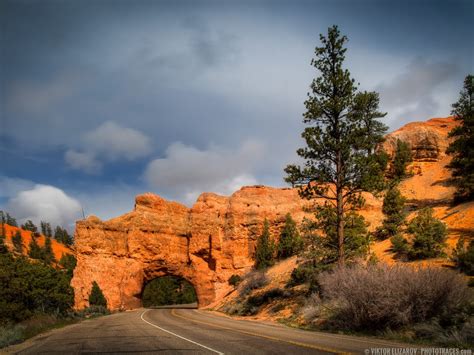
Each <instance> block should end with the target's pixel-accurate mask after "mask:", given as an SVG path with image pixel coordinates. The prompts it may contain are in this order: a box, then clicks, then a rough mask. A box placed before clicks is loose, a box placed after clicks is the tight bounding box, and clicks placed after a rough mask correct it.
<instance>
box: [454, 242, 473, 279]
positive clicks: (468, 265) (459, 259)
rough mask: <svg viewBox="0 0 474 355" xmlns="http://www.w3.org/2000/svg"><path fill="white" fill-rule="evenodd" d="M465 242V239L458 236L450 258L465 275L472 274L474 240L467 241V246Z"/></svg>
mask: <svg viewBox="0 0 474 355" xmlns="http://www.w3.org/2000/svg"><path fill="white" fill-rule="evenodd" d="M465 244H466V241H465V239H464V238H459V240H458V243H457V245H456V249H455V250H454V253H453V257H452V260H453V261H454V263H455V264H456V268H457V269H459V271H461V272H464V273H465V274H466V275H469V276H474V240H471V241H470V242H469V245H468V247H467V248H466V245H465Z"/></svg>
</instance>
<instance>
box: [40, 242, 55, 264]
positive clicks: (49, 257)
mask: <svg viewBox="0 0 474 355" xmlns="http://www.w3.org/2000/svg"><path fill="white" fill-rule="evenodd" d="M41 259H42V260H43V261H44V262H45V263H46V264H47V265H49V264H51V263H53V262H56V258H55V257H54V253H53V248H52V247H51V238H49V237H45V241H44V247H43V250H42V255H41Z"/></svg>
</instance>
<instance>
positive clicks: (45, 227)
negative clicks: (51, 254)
mask: <svg viewBox="0 0 474 355" xmlns="http://www.w3.org/2000/svg"><path fill="white" fill-rule="evenodd" d="M41 234H43V235H44V236H45V237H52V236H53V232H52V229H51V224H50V223H48V222H44V221H41Z"/></svg>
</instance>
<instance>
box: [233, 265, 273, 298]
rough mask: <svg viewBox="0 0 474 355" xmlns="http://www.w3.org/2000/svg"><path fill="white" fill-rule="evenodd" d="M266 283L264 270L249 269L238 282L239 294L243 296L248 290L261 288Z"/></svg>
mask: <svg viewBox="0 0 474 355" xmlns="http://www.w3.org/2000/svg"><path fill="white" fill-rule="evenodd" d="M266 284H268V278H267V276H266V275H265V273H264V272H262V271H251V272H249V273H247V274H246V275H245V276H244V277H243V281H242V282H241V283H240V284H239V287H238V291H239V296H240V297H245V296H246V295H248V294H249V293H250V291H252V290H255V289H257V288H262V287H263V286H265V285H266Z"/></svg>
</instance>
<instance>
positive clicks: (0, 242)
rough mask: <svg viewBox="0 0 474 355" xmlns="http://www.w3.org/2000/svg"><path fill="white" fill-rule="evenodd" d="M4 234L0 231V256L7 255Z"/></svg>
mask: <svg viewBox="0 0 474 355" xmlns="http://www.w3.org/2000/svg"><path fill="white" fill-rule="evenodd" d="M5 238H6V237H5V233H4V231H3V229H2V232H0V254H8V253H9V251H8V248H7V246H6V245H5Z"/></svg>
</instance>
